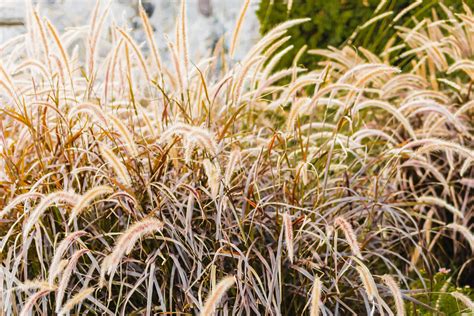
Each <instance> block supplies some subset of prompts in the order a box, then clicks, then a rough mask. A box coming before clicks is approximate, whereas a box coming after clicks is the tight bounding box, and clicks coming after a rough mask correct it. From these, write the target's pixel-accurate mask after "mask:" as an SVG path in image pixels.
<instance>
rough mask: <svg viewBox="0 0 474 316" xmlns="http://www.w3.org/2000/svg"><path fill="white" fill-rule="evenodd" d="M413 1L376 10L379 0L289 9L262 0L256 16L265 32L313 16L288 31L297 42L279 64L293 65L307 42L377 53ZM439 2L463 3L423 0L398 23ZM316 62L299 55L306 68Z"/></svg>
mask: <svg viewBox="0 0 474 316" xmlns="http://www.w3.org/2000/svg"><path fill="white" fill-rule="evenodd" d="M413 2H414V1H412V0H389V1H386V4H385V5H384V6H383V7H382V8H381V10H380V11H379V12H378V13H374V11H375V10H376V8H377V6H378V5H379V3H380V1H378V0H366V1H361V0H333V1H322V0H294V1H293V5H292V8H291V10H290V11H288V5H287V1H286V0H262V1H261V2H260V6H259V9H258V10H257V16H258V18H259V20H260V22H261V24H260V25H261V26H260V32H261V33H262V34H265V33H267V32H268V31H269V30H271V29H272V28H273V27H275V26H276V25H278V24H280V23H282V22H284V21H286V20H288V19H297V18H304V17H309V18H311V21H309V22H307V23H303V24H301V25H299V26H297V27H294V28H292V29H290V30H289V31H288V35H291V39H290V41H289V44H291V45H294V48H293V50H291V51H290V52H289V53H288V54H286V55H285V56H284V57H283V58H282V59H281V61H280V64H279V66H280V68H286V67H289V66H290V65H291V63H292V61H293V59H294V57H295V55H296V53H297V52H298V50H299V49H300V48H301V47H302V46H303V45H305V44H306V45H308V49H312V48H325V47H327V46H335V47H340V46H341V45H342V44H345V43H346V44H352V45H354V46H356V47H358V46H363V47H364V48H366V49H369V50H371V51H372V52H374V53H380V52H381V51H382V50H383V49H384V47H385V45H386V44H387V42H388V41H389V40H390V39H392V38H396V30H395V28H393V25H392V20H393V18H394V17H395V16H396V15H397V14H398V13H400V12H401V11H402V10H403V9H404V8H406V7H407V6H408V5H410V4H412V3H413ZM439 3H443V4H444V5H446V6H448V7H450V8H456V9H459V8H460V7H461V4H462V2H461V1H458V0H444V1H440V0H432V1H424V2H423V4H422V5H419V6H417V7H416V8H414V9H413V10H412V11H410V13H409V14H405V15H404V16H403V17H402V18H401V19H400V20H399V21H397V24H398V25H405V26H407V25H413V24H414V21H415V20H418V21H421V20H422V19H423V18H425V17H430V16H431V14H432V9H433V8H434V7H436V6H437V5H438V4H439ZM387 11H393V12H394V13H393V14H392V15H390V16H387V17H386V18H383V19H381V20H380V21H378V22H377V23H374V24H372V25H371V26H369V27H367V28H365V29H363V30H359V31H358V32H357V36H355V37H354V39H353V41H351V42H352V43H349V39H350V38H351V36H352V35H353V34H354V32H355V31H356V30H357V28H358V27H360V26H362V25H363V24H364V23H365V22H367V21H369V20H370V19H371V18H373V17H375V16H377V15H379V14H380V13H383V12H387ZM374 32H377V36H373V34H372V33H374ZM317 62H318V60H317V59H315V58H314V56H310V55H303V56H302V57H301V59H300V63H301V64H303V65H304V66H306V67H307V68H315V66H316V63H317Z"/></svg>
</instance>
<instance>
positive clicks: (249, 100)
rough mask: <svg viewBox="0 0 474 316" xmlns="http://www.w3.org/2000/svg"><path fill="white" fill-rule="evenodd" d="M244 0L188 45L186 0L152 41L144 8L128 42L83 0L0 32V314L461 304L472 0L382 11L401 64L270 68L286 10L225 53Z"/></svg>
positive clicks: (468, 207)
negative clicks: (413, 12) (195, 52)
mask: <svg viewBox="0 0 474 316" xmlns="http://www.w3.org/2000/svg"><path fill="white" fill-rule="evenodd" d="M246 4H248V2H246ZM246 8H247V6H245V5H244V9H243V11H242V14H241V19H239V22H238V25H237V27H236V31H235V32H234V34H233V35H232V37H231V38H229V39H227V40H226V42H227V43H229V46H230V52H229V53H227V49H226V47H227V45H224V42H220V43H219V44H218V45H217V47H216V48H215V50H214V52H213V53H212V54H211V56H210V58H206V59H202V60H199V61H196V60H190V59H189V54H188V50H187V40H186V39H187V33H186V29H187V25H186V14H185V12H186V10H185V5H184V2H183V6H182V8H181V17H180V19H179V20H178V22H177V28H176V30H177V31H176V36H175V39H174V40H172V41H171V40H169V42H168V47H169V51H168V54H167V57H166V58H165V57H163V58H162V56H161V53H163V52H159V51H158V50H157V49H156V47H157V45H156V43H155V42H154V40H153V37H152V36H151V27H150V25H149V24H148V21H147V17H146V14H145V13H144V12H143V11H141V12H140V15H141V18H142V21H143V23H144V29H145V30H146V32H147V35H148V36H147V43H146V45H147V53H144V50H143V47H142V46H141V45H139V44H138V43H136V42H134V40H133V39H132V37H131V36H130V35H128V33H127V28H126V27H125V26H117V25H115V24H114V23H109V20H108V19H107V9H104V8H102V7H100V6H98V7H96V8H95V10H94V13H93V14H92V19H91V23H90V25H88V26H87V27H86V28H77V29H70V30H68V31H66V32H65V33H64V34H58V32H57V31H56V29H55V28H54V26H53V25H52V24H51V23H50V22H49V21H48V20H47V19H45V18H41V17H40V16H39V15H38V13H37V12H35V11H34V10H32V9H29V12H28V32H27V33H26V34H24V35H21V36H20V37H17V38H14V39H12V40H11V41H10V42H8V43H4V44H3V45H2V46H1V48H0V54H1V56H0V60H1V68H0V100H1V112H0V118H1V120H0V122H1V125H0V131H1V133H0V136H1V137H0V144H1V146H2V147H1V159H0V162H1V164H2V166H1V168H0V171H1V174H0V177H1V180H0V181H1V183H0V197H1V199H0V236H1V237H0V238H1V239H0V251H1V252H0V307H1V310H2V313H3V314H6V315H17V314H20V313H21V314H22V315H28V314H29V313H31V312H33V313H44V314H56V313H57V314H68V313H73V314H85V313H87V314H108V315H111V314H146V315H151V314H198V313H200V314H202V315H211V314H213V313H218V314H219V315H221V314H222V315H229V314H237V315H241V314H245V315H254V314H264V315H280V314H283V315H299V314H302V313H311V315H319V314H321V315H334V314H338V315H347V314H351V313H355V314H359V315H361V314H371V313H375V314H396V315H404V314H406V313H409V312H410V311H415V310H418V311H424V312H427V313H437V312H438V311H443V310H448V309H445V307H443V306H440V305H439V304H442V303H439V304H438V302H443V301H449V302H450V303H449V304H450V307H449V308H450V309H449V311H453V309H454V312H455V313H461V312H469V310H470V309H471V310H472V308H473V303H472V299H473V297H472V294H471V292H470V291H469V289H461V288H460V289H457V287H461V286H464V285H469V282H472V279H473V278H472V275H473V274H472V271H473V260H472V254H473V252H472V251H473V250H474V249H473V248H474V236H473V234H472V216H473V204H474V203H473V198H472V197H473V195H472V190H473V187H474V172H473V161H474V151H473V143H474V138H473V136H474V135H473V122H474V120H473V110H474V101H473V97H472V91H471V90H472V87H471V86H472V80H473V79H474V70H473V69H474V61H473V57H474V51H473V46H472V43H473V42H474V16H473V14H472V12H471V11H470V10H469V8H468V7H467V6H465V8H464V11H463V12H459V13H453V12H451V11H449V10H447V9H446V8H441V9H440V10H444V13H443V14H446V15H447V16H448V17H449V19H446V20H435V19H436V16H434V17H433V20H424V21H423V22H420V24H419V25H417V26H416V27H415V28H411V29H408V28H407V29H404V28H400V29H398V32H399V36H400V38H401V39H402V40H403V41H404V43H405V45H406V47H407V49H406V53H405V55H403V56H400V57H401V58H407V59H409V62H408V63H407V65H408V67H407V69H404V71H403V72H402V71H401V70H400V69H399V68H397V67H394V66H392V65H390V64H389V63H388V62H387V61H386V60H384V57H383V55H375V54H373V53H371V52H370V51H368V50H366V49H364V48H362V47H359V48H357V49H355V48H353V47H345V48H342V49H335V48H332V49H320V50H311V51H309V52H308V54H309V55H310V56H314V55H318V56H320V57H321V58H322V60H323V61H322V62H321V63H320V64H319V65H318V66H317V67H315V68H313V69H302V68H299V67H298V66H297V65H298V63H297V60H295V62H294V63H293V66H291V67H290V68H288V69H283V70H280V71H274V70H275V66H276V65H277V63H278V61H279V59H280V58H282V57H283V56H284V54H285V52H286V51H287V50H285V49H283V50H281V48H283V47H285V46H286V44H287V41H288V37H287V32H288V31H287V30H288V29H290V28H291V27H294V26H297V25H303V24H304V23H305V22H306V20H305V19H300V20H292V21H287V22H284V23H283V24H281V25H279V26H277V27H276V28H274V29H273V30H272V31H270V32H268V33H267V34H266V35H265V36H264V37H263V38H262V39H261V40H260V41H259V42H258V43H257V44H256V45H255V46H254V47H253V48H252V49H251V50H250V51H248V53H247V55H246V57H245V58H243V59H242V60H240V61H234V60H233V59H232V54H233V52H234V50H235V49H236V47H237V49H238V45H237V43H238V37H239V34H238V29H239V26H240V24H241V22H242V17H243V16H244V14H245V9H246ZM240 36H243V34H241V35H240ZM277 51H280V53H276V52H277ZM283 78H285V79H287V82H288V84H285V85H279V84H278V83H279V82H281V79H283ZM440 269H441V271H442V273H444V274H447V275H448V277H447V278H446V280H447V281H446V282H445V283H446V284H447V285H446V286H441V287H438V286H437V284H439V279H438V278H437V277H435V276H436V275H437V273H438V271H439V270H440ZM447 269H450V270H449V271H448V270H447ZM448 279H449V280H448ZM448 281H449V282H448ZM436 282H437V283H436ZM435 284H436V286H435ZM433 291H436V293H433ZM433 295H436V296H433ZM433 297H436V299H432V298H433ZM440 297H449V298H450V299H445V300H442V299H438V298H440ZM452 298H454V300H452ZM453 302H454V303H455V304H453ZM452 308H453V309H452Z"/></svg>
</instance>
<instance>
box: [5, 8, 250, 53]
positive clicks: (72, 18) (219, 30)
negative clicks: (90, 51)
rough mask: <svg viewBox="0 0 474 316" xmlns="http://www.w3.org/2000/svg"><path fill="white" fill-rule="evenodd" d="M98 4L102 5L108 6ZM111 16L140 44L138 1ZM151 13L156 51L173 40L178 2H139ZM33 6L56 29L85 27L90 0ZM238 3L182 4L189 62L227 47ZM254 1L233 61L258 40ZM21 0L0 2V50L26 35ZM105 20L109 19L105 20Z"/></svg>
mask: <svg viewBox="0 0 474 316" xmlns="http://www.w3.org/2000/svg"><path fill="white" fill-rule="evenodd" d="M107 2H108V1H107V0H102V1H101V4H102V6H104V7H105V6H106V5H107ZM110 2H111V6H110V10H111V11H110V12H111V14H110V17H111V18H113V19H114V20H115V22H116V23H117V24H119V25H127V26H128V27H129V28H130V29H132V30H133V35H134V37H135V38H136V40H137V41H138V42H142V41H144V39H145V38H144V33H143V31H142V30H141V24H140V21H139V18H138V15H137V8H138V0H112V1H110ZM142 2H143V4H144V7H145V9H146V10H147V12H148V13H149V14H150V21H151V23H152V25H153V27H154V29H155V36H156V38H157V42H158V45H159V46H160V48H161V49H163V50H165V49H166V42H165V38H164V34H167V35H168V36H169V37H170V38H173V37H174V33H175V22H176V16H177V15H178V14H179V10H180V3H181V1H180V0H142ZM32 3H33V5H38V6H39V10H40V12H41V14H42V15H44V16H46V17H48V19H50V20H51V21H52V22H53V24H54V25H55V26H56V27H57V28H58V29H59V30H61V31H62V30H64V29H65V28H69V27H77V26H83V25H85V24H87V23H88V21H89V19H90V16H91V12H92V10H93V8H94V6H95V0H32ZM242 4H243V0H187V1H186V8H187V15H188V41H189V51H190V55H191V57H193V58H197V57H199V55H205V54H206V53H207V52H208V51H209V49H211V48H212V47H213V45H214V44H215V42H216V41H217V40H218V39H219V38H220V37H221V36H226V39H227V43H228V42H230V38H231V37H232V30H233V29H234V26H235V23H236V20H237V18H238V16H239V13H240V10H241V7H242ZM257 5H258V2H257V1H256V0H254V1H252V2H251V5H250V8H249V12H248V13H247V16H246V19H245V22H244V25H243V27H242V30H241V36H240V38H239V46H238V49H237V51H236V58H237V59H238V58H239V57H241V56H242V54H244V53H245V52H246V51H247V50H248V48H249V47H250V46H251V45H252V44H253V43H254V42H255V41H256V40H257V39H258V37H259V34H258V28H259V26H258V20H257V18H256V16H255V10H256V7H257ZM24 13H25V0H0V45H1V44H2V43H4V42H5V41H7V40H8V39H10V38H13V37H14V36H16V35H19V34H21V33H22V32H24V30H25V19H24ZM109 20H110V19H109Z"/></svg>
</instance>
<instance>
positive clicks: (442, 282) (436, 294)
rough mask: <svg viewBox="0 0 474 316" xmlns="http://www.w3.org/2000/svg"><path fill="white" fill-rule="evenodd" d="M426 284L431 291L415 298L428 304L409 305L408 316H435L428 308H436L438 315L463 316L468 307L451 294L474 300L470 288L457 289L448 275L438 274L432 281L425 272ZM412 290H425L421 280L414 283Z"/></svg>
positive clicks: (473, 293) (473, 294)
mask: <svg viewBox="0 0 474 316" xmlns="http://www.w3.org/2000/svg"><path fill="white" fill-rule="evenodd" d="M423 274H424V275H423V277H424V279H425V280H424V282H425V284H426V286H427V287H428V289H430V291H429V292H428V293H426V292H425V293H423V294H419V295H414V296H413V297H414V298H415V299H416V300H418V301H420V302H422V303H423V304H426V305H425V306H427V307H423V306H422V305H421V304H418V305H415V304H407V312H408V315H434V311H432V310H431V309H429V308H428V306H429V307H431V308H434V309H436V310H437V312H436V313H439V312H441V313H444V315H462V313H465V312H466V311H468V309H467V308H466V306H464V304H463V303H462V302H460V301H458V300H456V298H455V297H454V296H453V295H452V294H451V293H453V292H458V293H461V294H462V295H464V296H466V297H468V298H470V299H471V300H472V299H474V292H473V291H472V289H471V288H470V287H468V286H465V287H456V286H455V285H454V284H453V280H452V276H450V275H449V274H447V273H440V272H438V273H436V274H435V275H434V276H433V277H432V278H431V279H430V278H428V277H427V276H426V275H425V274H426V273H425V272H423ZM410 288H411V289H412V290H417V289H423V288H424V287H423V284H422V283H421V281H420V280H417V281H415V282H413V283H412V284H411V286H410Z"/></svg>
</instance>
